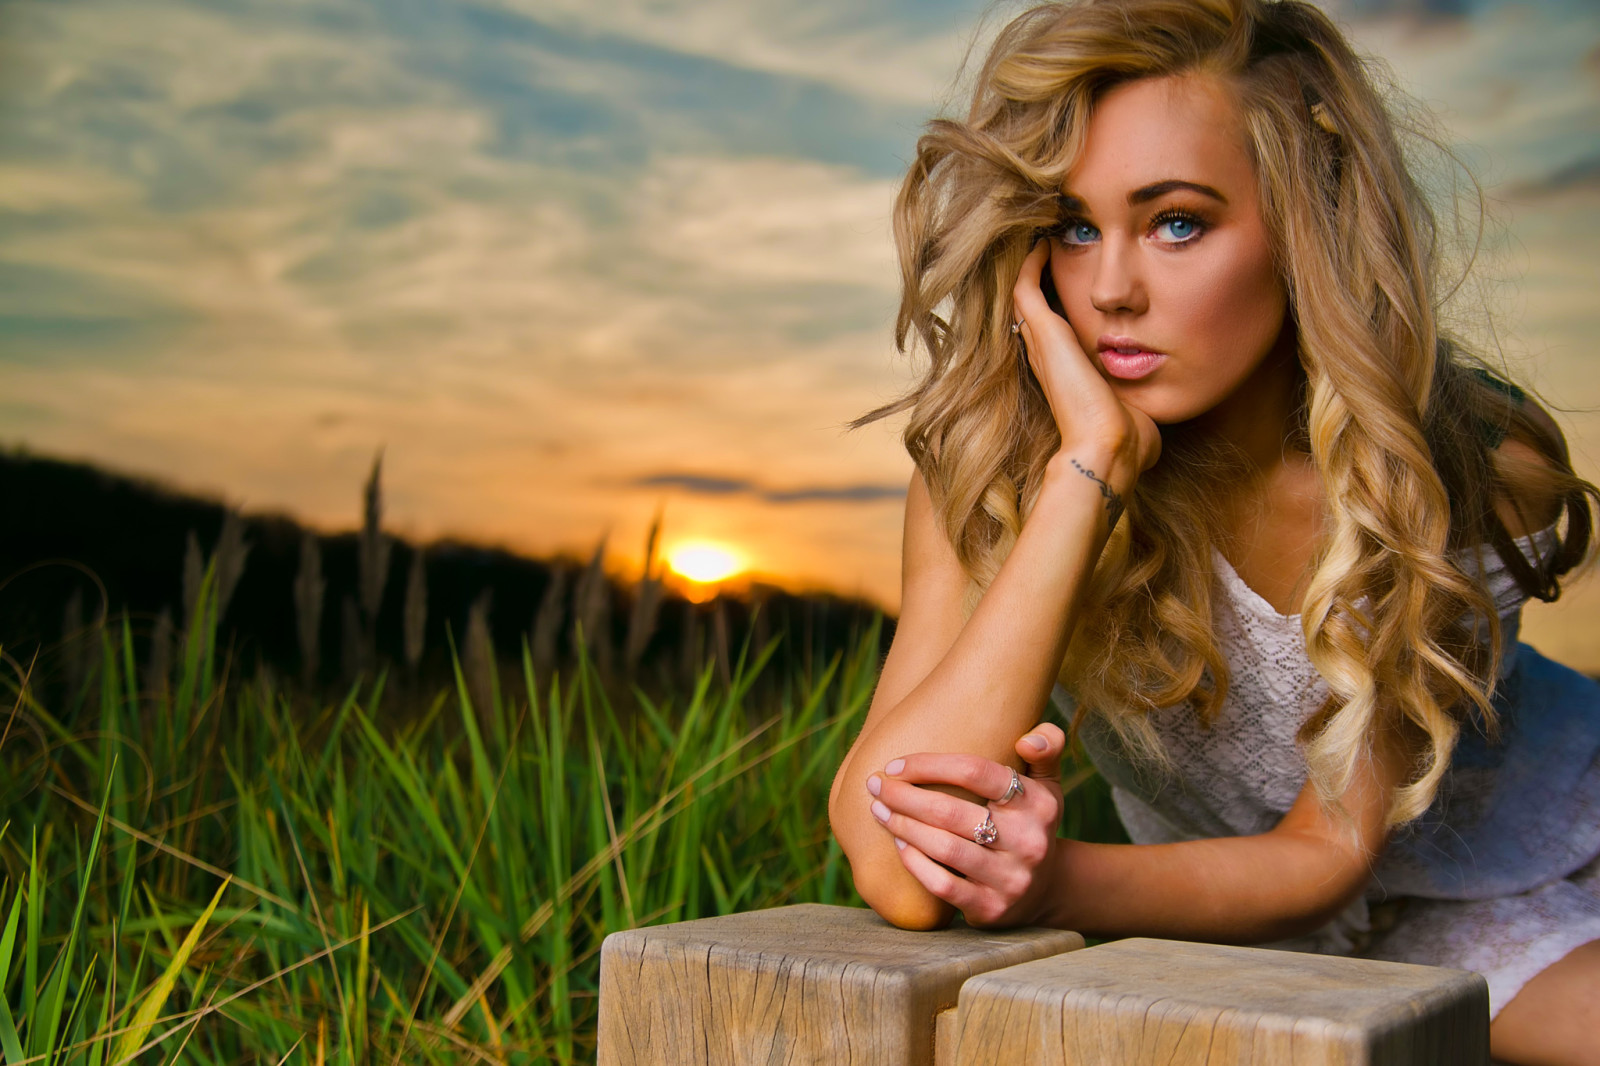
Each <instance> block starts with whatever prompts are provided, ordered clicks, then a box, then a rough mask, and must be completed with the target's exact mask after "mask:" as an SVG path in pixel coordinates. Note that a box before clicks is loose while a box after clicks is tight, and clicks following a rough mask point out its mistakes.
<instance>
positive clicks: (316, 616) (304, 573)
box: [294, 530, 328, 685]
mask: <svg viewBox="0 0 1600 1066" xmlns="http://www.w3.org/2000/svg"><path fill="white" fill-rule="evenodd" d="M327 587H328V583H327V582H326V581H325V580H323V577H322V543H321V541H319V540H318V539H317V535H316V534H315V533H312V532H311V531H310V530H307V531H306V532H305V533H304V534H303V535H302V536H301V538H300V572H299V573H298V574H296V575H295V579H294V620H295V630H296V632H297V634H298V635H299V637H300V670H301V674H302V676H303V677H304V678H305V681H306V684H308V685H309V684H311V683H312V682H313V681H314V680H315V679H316V676H317V672H318V671H319V670H320V669H321V667H322V599H323V594H324V593H325V592H326V591H327Z"/></svg>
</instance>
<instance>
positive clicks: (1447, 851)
mask: <svg viewBox="0 0 1600 1066" xmlns="http://www.w3.org/2000/svg"><path fill="white" fill-rule="evenodd" d="M1554 537H1555V531H1554V529H1553V528H1552V529H1546V530H1542V531H1540V532H1538V533H1536V534H1533V535H1531V536H1529V537H1526V538H1524V539H1523V541H1522V543H1521V545H1520V546H1521V547H1522V548H1523V550H1524V553H1525V554H1526V555H1527V556H1528V557H1529V558H1530V560H1531V561H1534V562H1535V563H1536V564H1537V563H1538V561H1539V560H1541V559H1542V558H1544V557H1545V556H1546V554H1547V552H1548V550H1549V548H1550V546H1551V542H1552V540H1553V538H1554ZM1215 565H1216V580H1217V586H1218V590H1219V593H1220V594H1219V595H1218V596H1216V597H1215V598H1214V602H1213V607H1212V610H1213V621H1214V625H1215V627H1216V638H1217V641H1218V643H1219V647H1220V649H1221V650H1222V652H1223V655H1224V656H1225V658H1226V659H1227V661H1228V664H1229V669H1230V684H1229V687H1228V694H1227V698H1226V699H1225V700H1224V701H1223V704H1222V706H1221V708H1220V710H1219V712H1218V715H1217V718H1216V720H1215V721H1214V722H1213V723H1212V724H1211V725H1210V726H1209V727H1207V726H1205V725H1202V724H1201V723H1200V721H1199V718H1198V716H1197V715H1196V714H1195V713H1194V711H1193V708H1192V707H1191V706H1190V705H1189V704H1187V703H1185V704H1180V705H1178V706H1174V707H1168V708H1164V709H1162V710H1159V711H1155V712H1152V714H1151V716H1150V721H1151V724H1152V725H1153V726H1154V727H1155V729H1156V731H1157V733H1158V735H1159V737H1160V740H1161V742H1162V744H1163V746H1164V747H1165V750H1166V753H1167V756H1168V759H1169V763H1170V769H1168V770H1162V769H1158V768H1156V767H1154V766H1152V765H1150V764H1148V763H1145V762H1141V761H1137V760H1135V759H1133V758H1132V757H1131V756H1129V755H1128V754H1127V753H1126V751H1125V750H1124V749H1123V748H1122V746H1121V744H1120V743H1119V742H1118V740H1117V737H1116V734H1115V732H1114V731H1113V730H1112V728H1111V727H1110V726H1109V725H1108V724H1107V723H1105V722H1104V721H1103V720H1101V719H1100V718H1098V716H1093V715H1091V716H1089V717H1088V718H1087V719H1086V720H1085V721H1084V723H1083V724H1082V728H1081V732H1080V736H1081V737H1082V739H1083V743H1084V746H1085V748H1086V749H1087V750H1088V752H1089V755H1090V757H1091V759H1092V760H1093V761H1094V763H1095V765H1096V766H1097V767H1098V768H1099V769H1100V771H1101V773H1102V774H1103V775H1104V776H1105V777H1106V778H1107V780H1108V781H1109V782H1110V784H1111V785H1112V797H1113V800H1114V802H1115V803H1116V806H1117V811H1118V814H1119V815H1120V816H1121V818H1122V821H1123V824H1124V826H1125V827H1126V828H1127V830H1128V834H1129V837H1130V838H1131V839H1132V840H1134V841H1135V842H1136V843H1140V844H1152V843H1168V842H1175V841H1182V840H1192V839H1199V838H1204V837H1218V836H1247V835H1253V834H1256V833H1263V832H1266V831H1267V830H1269V829H1271V828H1272V827H1273V826H1275V825H1276V824H1277V823H1278V821H1279V820H1280V819H1281V818H1282V817H1283V815H1284V814H1285V813H1286V812H1287V811H1288V810H1289V808H1290V806H1291V805H1292V804H1293V803H1294V801H1295V799H1296V797H1297V796H1298V795H1299V793H1300V791H1301V789H1302V788H1303V787H1304V785H1305V781H1306V766H1305V761H1304V758H1303V757H1302V756H1301V753H1300V751H1299V748H1298V746H1297V744H1296V740H1295V738H1296V736H1297V735H1298V733H1299V730H1300V727H1301V726H1302V725H1303V724H1304V723H1305V721H1306V719H1307V718H1308V717H1310V716H1311V715H1312V714H1314V713H1315V712H1316V711H1317V710H1318V709H1319V708H1320V707H1321V706H1322V704H1323V702H1324V700H1325V699H1326V698H1327V695H1328V688H1327V684H1326V683H1325V682H1324V681H1323V680H1322V677H1321V675H1320V674H1318V672H1317V670H1316V667H1315V666H1313V665H1312V664H1311V662H1310V660H1309V659H1308V658H1307V657H1306V650H1305V636H1304V632H1303V630H1302V629H1301V619H1300V617H1299V616H1298V615H1285V614H1280V613H1279V612H1278V611H1277V610H1276V609H1275V608H1273V607H1272V605H1271V604H1270V603H1268V602H1267V601H1266V600H1265V599H1263V598H1262V597H1261V596H1260V595H1258V594H1257V593H1256V592H1255V591H1254V590H1253V589H1251V588H1250V587H1249V586H1248V585H1246V584H1245V583H1244V581H1243V580H1242V579H1241V578H1240V577H1239V576H1238V574H1237V573H1236V572H1235V571H1234V569H1233V567H1232V566H1231V565H1230V564H1229V563H1228V561H1227V560H1226V558H1224V557H1223V556H1222V555H1221V554H1220V553H1215ZM1467 566H1468V567H1469V572H1471V570H1473V569H1480V568H1481V572H1482V574H1483V580H1484V582H1485V585H1486V587H1487V591H1488V592H1489V594H1490V596H1491V597H1492V599H1493V601H1494V604H1495V609H1496V613H1497V614H1498V615H1499V618H1500V625H1501V634H1502V637H1501V639H1502V642H1503V643H1502V647H1504V648H1506V649H1507V654H1506V655H1504V656H1503V662H1502V670H1501V672H1502V676H1503V679H1505V681H1506V684H1505V685H1504V686H1503V688H1502V693H1501V695H1499V696H1497V697H1496V699H1497V702H1500V703H1502V704H1503V709H1504V710H1505V711H1508V712H1510V716H1509V717H1508V718H1507V719H1506V722H1505V723H1504V724H1505V725H1506V726H1507V734H1508V736H1507V737H1506V738H1503V739H1504V740H1505V743H1503V744H1500V745H1490V744H1489V743H1488V742H1487V741H1486V740H1484V739H1483V738H1482V737H1477V736H1473V735H1471V731H1470V730H1464V731H1463V738H1462V742H1461V744H1460V745H1459V746H1458V748H1457V755H1456V757H1455V758H1454V759H1453V760H1452V769H1451V773H1450V774H1449V775H1447V785H1446V787H1445V788H1444V789H1442V790H1441V797H1440V800H1439V801H1438V802H1437V803H1436V804H1435V807H1434V808H1430V812H1429V815H1428V816H1425V817H1424V819H1422V820H1420V821H1419V822H1418V823H1415V824H1414V825H1413V826H1412V827H1408V829H1407V830H1404V831H1402V832H1401V833H1399V834H1397V836H1396V838H1395V840H1394V841H1393V842H1391V844H1390V845H1389V847H1388V849H1386V851H1385V853H1384V855H1383V857H1382V858H1381V860H1380V861H1379V863H1378V866H1377V868H1376V870H1375V873H1374V879H1373V882H1372V884H1371V886H1370V888H1369V891H1368V892H1367V893H1366V894H1365V896H1363V897H1359V898H1357V899H1355V900H1353V901H1352V902H1351V904H1350V905H1349V907H1347V908H1346V909H1345V911H1344V913H1342V914H1341V915H1340V916H1339V917H1338V918H1337V919H1335V920H1334V921H1333V922H1330V923H1329V924H1328V925H1327V926H1325V927H1324V928H1322V929H1320V930H1317V931H1316V932H1315V933H1312V934H1310V935H1309V936H1306V937H1302V938H1299V939H1296V940H1293V941H1284V942H1281V943H1278V944H1273V945H1268V946H1272V947H1284V948H1292V949H1296V950H1307V951H1321V952H1332V953H1339V954H1348V953H1358V954H1367V955H1370V956H1371V957H1374V958H1388V959H1394V960H1397V961H1409V962H1422V963H1430V964H1434V965H1447V966H1458V967H1462V968H1470V969H1476V970H1479V971H1480V972H1483V973H1484V974H1485V976H1486V977H1487V978H1488V980H1489V984H1490V990H1491V1011H1492V1012H1494V1013H1498V1011H1499V1010H1500V1008H1501V1007H1503V1006H1504V1005H1505V1003H1506V1002H1508V1001H1509V999H1510V998H1511V997H1512V996H1514V995H1515V994H1516V992H1517V990H1519V989H1520V988H1521V986H1522V985H1523V984H1524V983H1526V981H1528V980H1529V979H1530V978H1532V977H1533V976H1534V974H1536V973H1538V972H1539V971H1540V970H1541V969H1543V968H1544V967H1545V966H1548V965H1549V964H1550V963H1552V962H1554V961H1556V960H1557V959H1559V958H1560V957H1562V956H1563V955H1564V954H1565V953H1566V952H1567V951H1570V950H1571V949H1572V948H1574V947H1576V946H1578V945H1579V944H1582V943H1586V942H1587V941H1589V940H1592V939H1600V861H1597V860H1596V858H1595V856H1596V853H1597V851H1600V835H1597V834H1600V828H1596V826H1600V689H1597V688H1596V687H1595V686H1594V685H1593V683H1592V682H1590V681H1588V680H1587V679H1585V678H1582V677H1581V676H1579V675H1576V674H1574V673H1573V672H1572V671H1570V670H1567V669H1566V668H1564V667H1560V666H1559V665H1557V664H1554V663H1551V662H1549V661H1548V660H1545V659H1543V657H1541V656H1539V655H1538V654H1537V653H1536V652H1533V651H1532V649H1530V648H1527V647H1526V646H1525V645H1517V644H1516V639H1517V634H1518V630H1519V628H1520V626H1519V623H1520V612H1521V608H1522V605H1523V603H1524V601H1525V599H1526V597H1525V596H1524V594H1523V593H1522V591H1521V589H1520V588H1519V587H1518V585H1517V583H1516V580H1515V578H1514V577H1513V576H1512V575H1511V573H1510V572H1509V570H1508V569H1507V568H1506V566H1505V564H1504V562H1503V561H1502V560H1501V559H1500V558H1499V557H1498V555H1497V554H1496V553H1494V552H1493V551H1492V550H1485V551H1483V552H1482V553H1480V554H1479V556H1478V558H1477V559H1474V560H1468V561H1467ZM1479 631H1480V634H1482V635H1483V636H1485V637H1486V636H1487V627H1486V626H1482V625H1480V630H1479ZM1055 698H1056V700H1057V702H1058V704H1060V705H1061V706H1062V708H1063V709H1064V710H1069V709H1070V705H1071V700H1070V696H1068V695H1067V694H1066V693H1065V691H1064V690H1060V689H1058V690H1057V693H1056V696H1055ZM1445 793H1448V795H1446V794H1445ZM1574 871H1576V872H1574ZM1369 905H1370V906H1371V907H1372V908H1373V909H1372V910H1369ZM1376 911H1381V912H1383V914H1384V915H1394V914H1397V915H1398V917H1397V918H1395V919H1393V927H1392V928H1382V927H1381V923H1379V922H1377V921H1376V920H1374V919H1373V917H1372V915H1373V913H1375V912H1376Z"/></svg>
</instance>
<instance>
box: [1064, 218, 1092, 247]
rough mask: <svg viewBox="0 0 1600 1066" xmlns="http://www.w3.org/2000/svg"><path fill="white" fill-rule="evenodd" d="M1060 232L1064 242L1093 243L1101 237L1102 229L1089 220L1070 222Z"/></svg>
mask: <svg viewBox="0 0 1600 1066" xmlns="http://www.w3.org/2000/svg"><path fill="white" fill-rule="evenodd" d="M1060 234H1061V243H1062V244H1093V243H1094V242H1095V241H1097V240H1099V239H1100V231H1099V230H1097V229H1095V228H1094V227H1093V226H1091V225H1089V223H1087V222H1068V223H1066V224H1064V225H1063V226H1062V227H1061V230H1060Z"/></svg>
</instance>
